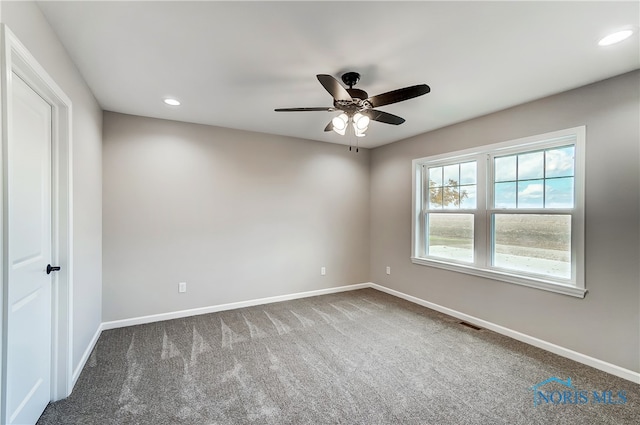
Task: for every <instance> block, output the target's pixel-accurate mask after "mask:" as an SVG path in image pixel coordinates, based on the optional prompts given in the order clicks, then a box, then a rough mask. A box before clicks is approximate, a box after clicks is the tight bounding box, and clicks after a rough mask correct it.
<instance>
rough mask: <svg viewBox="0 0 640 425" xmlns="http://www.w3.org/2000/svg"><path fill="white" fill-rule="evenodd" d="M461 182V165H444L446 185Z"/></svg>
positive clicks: (454, 184)
mask: <svg viewBox="0 0 640 425" xmlns="http://www.w3.org/2000/svg"><path fill="white" fill-rule="evenodd" d="M459 183H460V165H459V164H454V165H446V166H445V167H444V186H457V185H458V184H459Z"/></svg>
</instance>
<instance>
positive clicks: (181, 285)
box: [178, 282, 187, 292]
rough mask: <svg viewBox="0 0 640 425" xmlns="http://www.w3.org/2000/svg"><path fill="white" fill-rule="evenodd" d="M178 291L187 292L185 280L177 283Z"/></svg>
mask: <svg viewBox="0 0 640 425" xmlns="http://www.w3.org/2000/svg"><path fill="white" fill-rule="evenodd" d="M178 292H187V282H180V283H178Z"/></svg>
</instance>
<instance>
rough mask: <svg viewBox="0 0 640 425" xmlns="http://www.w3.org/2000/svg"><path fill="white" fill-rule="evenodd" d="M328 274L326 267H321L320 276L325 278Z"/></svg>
mask: <svg viewBox="0 0 640 425" xmlns="http://www.w3.org/2000/svg"><path fill="white" fill-rule="evenodd" d="M326 274H327V268H326V267H320V275H321V276H324V275H326Z"/></svg>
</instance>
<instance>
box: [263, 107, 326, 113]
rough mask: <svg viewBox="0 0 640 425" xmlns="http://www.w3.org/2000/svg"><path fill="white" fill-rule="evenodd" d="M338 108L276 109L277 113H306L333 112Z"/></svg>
mask: <svg viewBox="0 0 640 425" xmlns="http://www.w3.org/2000/svg"><path fill="white" fill-rule="evenodd" d="M335 110H336V108H328V107H326V106H320V107H317V108H315V107H314V108H278V109H274V111H276V112H305V111H324V112H333V111H335Z"/></svg>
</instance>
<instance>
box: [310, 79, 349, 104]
mask: <svg viewBox="0 0 640 425" xmlns="http://www.w3.org/2000/svg"><path fill="white" fill-rule="evenodd" d="M316 77H318V81H320V84H322V87H324V88H325V90H327V91H328V92H329V94H330V95H331V96H333V98H334V99H335V100H346V101H352V100H353V99H352V98H351V95H350V94H349V92H348V91H347V89H345V88H344V87H342V85H341V84H340V83H339V82H338V80H336V79H335V78H333V77H332V76H331V75H327V74H318V75H316Z"/></svg>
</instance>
